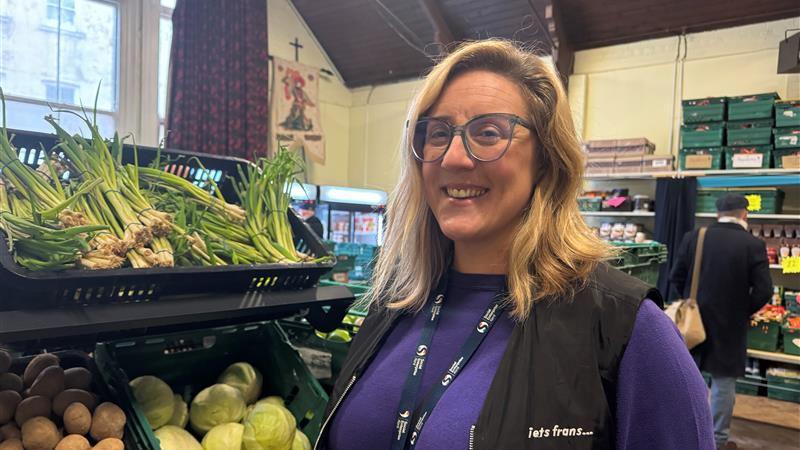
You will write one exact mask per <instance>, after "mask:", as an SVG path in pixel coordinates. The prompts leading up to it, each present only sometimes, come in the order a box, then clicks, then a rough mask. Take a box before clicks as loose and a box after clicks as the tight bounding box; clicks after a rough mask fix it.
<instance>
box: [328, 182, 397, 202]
mask: <svg viewBox="0 0 800 450" xmlns="http://www.w3.org/2000/svg"><path fill="white" fill-rule="evenodd" d="M319 198H320V200H322V201H323V202H331V203H352V204H356V205H370V206H377V205H385V204H386V200H387V199H388V198H389V196H388V195H387V194H386V192H383V191H379V190H375V189H356V188H349V187H340V186H322V187H321V188H320V195H319Z"/></svg>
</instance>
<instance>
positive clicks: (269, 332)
mask: <svg viewBox="0 0 800 450" xmlns="http://www.w3.org/2000/svg"><path fill="white" fill-rule="evenodd" d="M95 353H96V358H97V365H98V366H99V368H100V371H101V372H102V374H103V377H104V378H105V380H106V382H107V383H108V384H109V385H110V386H112V387H113V388H114V389H116V390H117V391H118V392H119V397H120V402H121V404H120V407H122V408H123V410H124V411H125V413H126V414H127V415H128V418H129V421H130V422H131V425H132V428H133V429H134V430H136V432H137V433H139V434H140V435H142V436H144V439H143V440H142V442H141V444H140V445H139V446H138V447H133V448H136V449H138V450H159V449H160V445H158V440H157V439H156V438H155V436H154V434H153V430H152V428H151V427H150V425H149V423H148V422H147V419H146V418H145V416H144V413H143V412H142V410H141V408H140V407H139V405H138V404H137V403H136V400H135V399H134V397H133V393H132V392H131V390H130V388H129V387H128V384H129V382H130V381H131V380H132V379H134V378H136V377H139V376H142V375H154V376H157V377H158V378H160V379H162V380H163V381H164V382H166V383H167V384H169V385H170V387H171V388H172V390H173V391H174V392H175V393H178V394H180V395H181V396H183V397H184V400H186V401H187V403H190V402H191V399H192V398H193V397H194V396H195V395H196V394H197V393H198V392H200V391H201V390H202V389H204V388H206V387H208V386H211V385H212V384H214V383H216V380H217V378H218V377H219V375H220V374H221V373H222V372H223V371H224V370H225V368H226V367H228V365H230V364H233V363H236V362H248V363H250V364H252V365H253V366H254V367H255V368H256V369H258V370H259V372H261V374H262V376H263V388H262V393H261V397H262V398H263V397H266V396H269V395H278V396H280V397H281V398H283V399H284V400H285V402H286V408H287V409H289V411H291V412H292V414H293V415H294V416H295V419H296V420H297V427H298V428H300V429H301V430H303V432H304V433H305V434H306V436H308V438H309V439H310V440H311V442H314V441H315V439H316V437H317V435H318V434H319V431H320V427H321V425H322V421H323V419H324V412H325V406H326V404H327V403H328V395H327V394H326V393H325V391H324V390H323V389H322V387H321V386H320V384H319V383H318V382H317V380H316V379H314V377H313V376H312V375H311V372H310V371H309V369H308V367H306V366H305V364H304V363H303V360H302V359H301V358H300V355H299V354H298V352H297V351H296V350H295V349H294V348H292V346H291V343H290V341H289V338H288V336H287V335H286V333H285V332H283V330H281V329H280V327H278V325H277V324H276V323H274V322H259V323H252V324H245V325H239V326H232V327H221V328H209V329H204V330H194V331H185V332H179V333H168V334H163V335H157V336H148V337H142V338H138V339H127V340H125V339H123V340H119V341H114V342H106V343H100V344H98V345H97V348H96V351H95Z"/></svg>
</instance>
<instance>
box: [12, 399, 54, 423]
mask: <svg viewBox="0 0 800 450" xmlns="http://www.w3.org/2000/svg"><path fill="white" fill-rule="evenodd" d="M36 416H44V417H50V399H49V398H47V397H42V396H41V395H37V396H35V397H28V398H26V399H24V400H22V401H21V402H19V405H17V412H16V413H15V414H14V420H16V422H17V425H19V426H20V427H21V426H22V425H24V424H25V422H27V421H28V420H29V419H30V418H31V417H36Z"/></svg>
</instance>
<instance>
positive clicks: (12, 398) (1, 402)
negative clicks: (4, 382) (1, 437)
mask: <svg viewBox="0 0 800 450" xmlns="http://www.w3.org/2000/svg"><path fill="white" fill-rule="evenodd" d="M21 401H22V396H21V395H19V393H17V392H15V391H2V392H0V425H5V424H7V423H8V422H10V421H11V419H13V418H14V413H15V412H17V405H19V402H21Z"/></svg>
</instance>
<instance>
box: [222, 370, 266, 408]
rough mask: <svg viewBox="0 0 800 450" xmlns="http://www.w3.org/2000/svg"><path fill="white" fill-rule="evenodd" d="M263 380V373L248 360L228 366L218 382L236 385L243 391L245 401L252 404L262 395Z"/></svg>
mask: <svg viewBox="0 0 800 450" xmlns="http://www.w3.org/2000/svg"><path fill="white" fill-rule="evenodd" d="M262 381H263V378H262V377H261V373H259V372H258V370H256V368H255V367H253V366H252V365H250V364H248V363H246V362H239V363H235V364H231V365H230V366H228V368H227V369H225V371H224V372H222V375H220V376H219V380H217V383H223V384H227V385H229V386H233V387H235V388H236V389H238V390H239V391H241V393H242V397H244V402H245V403H246V404H248V405H250V404H252V403H255V401H256V400H258V397H259V396H260V395H261V383H262Z"/></svg>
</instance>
